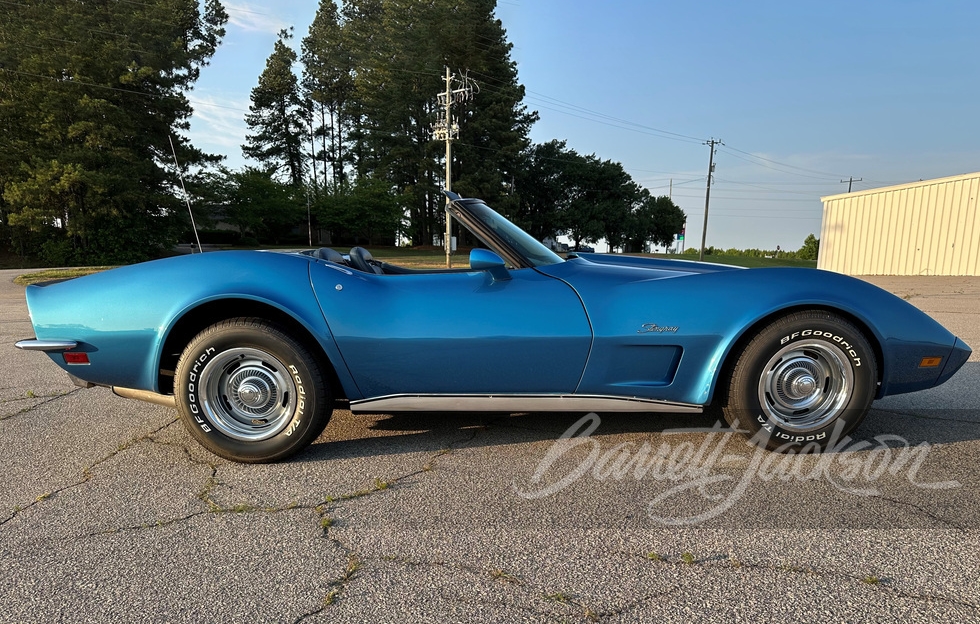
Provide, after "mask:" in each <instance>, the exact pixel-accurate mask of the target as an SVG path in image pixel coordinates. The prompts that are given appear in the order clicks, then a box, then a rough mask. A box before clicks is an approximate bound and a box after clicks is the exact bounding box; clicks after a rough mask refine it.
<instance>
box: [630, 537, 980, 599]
mask: <svg viewBox="0 0 980 624" xmlns="http://www.w3.org/2000/svg"><path fill="white" fill-rule="evenodd" d="M613 554H619V555H624V556H627V557H632V558H638V559H643V560H646V561H650V562H651V563H657V564H661V565H669V566H682V567H692V568H697V567H702V568H706V569H714V570H726V569H732V570H737V569H739V568H747V569H751V570H756V571H759V572H764V573H776V574H777V575H783V576H785V574H786V573H787V572H788V573H791V574H800V575H802V574H808V575H811V576H817V577H820V578H823V579H837V580H842V579H844V580H849V581H856V582H858V583H860V584H861V585H863V586H867V587H876V588H878V589H879V590H880V591H883V592H886V593H889V594H891V595H893V596H897V597H899V598H908V599H912V600H924V601H927V602H941V603H944V604H949V605H955V606H959V607H966V608H968V609H971V610H973V611H977V612H980V604H977V603H972V602H967V601H964V600H959V599H956V598H950V597H947V596H936V595H932V594H916V593H911V592H907V591H904V590H901V589H898V588H895V587H891V586H890V585H891V583H892V582H893V580H892V579H882V580H878V579H877V578H875V580H874V581H873V582H872V581H869V578H871V577H869V576H864V577H862V576H858V575H856V574H848V573H847V572H838V571H836V570H825V569H820V568H816V567H813V566H806V565H803V566H795V565H774V564H770V563H764V562H754V561H744V560H741V559H736V558H735V557H733V556H732V555H731V554H727V555H715V556H711V557H701V558H700V559H692V560H691V561H690V563H688V562H687V561H682V560H676V561H672V560H669V559H666V558H662V557H660V556H659V555H657V556H656V557H653V556H652V555H656V553H650V554H647V555H643V554H640V553H635V552H627V551H616V552H614V553H613ZM716 561H725V562H727V565H724V564H714V563H711V562H716Z"/></svg>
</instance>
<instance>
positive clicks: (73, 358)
mask: <svg viewBox="0 0 980 624" xmlns="http://www.w3.org/2000/svg"><path fill="white" fill-rule="evenodd" d="M64 356H65V364H88V363H89V361H88V353H73V352H71V351H65V353H64Z"/></svg>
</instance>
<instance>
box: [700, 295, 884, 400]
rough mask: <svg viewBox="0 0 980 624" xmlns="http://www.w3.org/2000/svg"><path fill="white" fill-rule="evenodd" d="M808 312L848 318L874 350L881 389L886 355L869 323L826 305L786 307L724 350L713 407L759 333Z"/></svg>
mask: <svg viewBox="0 0 980 624" xmlns="http://www.w3.org/2000/svg"><path fill="white" fill-rule="evenodd" d="M808 310H819V311H824V312H833V313H834V314H838V315H840V316H841V317H843V318H845V319H846V320H848V321H849V322H851V323H852V324H854V326H855V327H857V328H858V330H859V331H860V332H861V333H862V334H864V337H865V338H866V339H867V341H868V343H869V344H870V345H871V348H872V349H873V350H874V356H875V362H876V364H877V366H876V368H877V375H878V379H877V383H878V386H879V389H880V387H881V382H882V380H883V379H884V368H885V365H884V361H883V360H884V352H883V350H882V347H881V341H880V337H879V335H878V333H877V332H875V331H874V329H873V328H872V327H871V326H870V325H869V324H868V323H866V322H865V321H864V320H863V319H861V318H860V317H859V316H857V315H855V314H853V313H852V312H849V311H848V310H845V309H842V308H839V307H835V306H832V305H827V304H795V305H791V306H787V307H784V308H779V309H778V310H773V311H772V312H770V313H769V314H766V315H765V316H762V317H759V318H758V319H756V320H755V321H754V322H753V323H752V324H750V325H747V326H746V327H744V328H743V329H742V331H741V332H740V333H739V334H738V335H736V336H735V339H734V340H732V341H730V342H729V343H728V347H727V348H726V349H725V351H724V353H723V355H722V358H721V362H722V364H721V366H720V367H718V371H717V373H716V374H715V377H714V379H713V380H712V384H711V399H710V402H711V403H712V404H715V403H717V402H718V401H719V400H721V401H723V400H724V397H723V396H720V395H719V394H718V392H719V387H720V388H721V389H722V390H721V392H725V391H726V389H727V387H728V385H727V384H726V383H722V382H723V381H725V380H727V379H730V378H731V375H732V371H733V369H734V367H735V362H736V360H737V359H738V355H739V354H740V353H741V352H742V351H743V350H744V349H745V347H746V345H748V343H749V342H750V341H751V340H752V339H753V338H754V337H755V336H756V335H757V334H758V333H759V331H760V330H761V329H762V328H763V327H765V326H766V325H769V324H770V323H772V322H774V321H776V320H778V319H780V318H782V317H784V316H789V315H790V314H793V313H794V312H803V311H808Z"/></svg>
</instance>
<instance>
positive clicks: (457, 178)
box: [0, 0, 684, 264]
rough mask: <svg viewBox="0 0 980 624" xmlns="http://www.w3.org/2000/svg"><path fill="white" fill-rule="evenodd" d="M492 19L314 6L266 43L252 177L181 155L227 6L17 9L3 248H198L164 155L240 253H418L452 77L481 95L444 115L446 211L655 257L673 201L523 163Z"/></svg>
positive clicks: (438, 203) (60, 2)
mask: <svg viewBox="0 0 980 624" xmlns="http://www.w3.org/2000/svg"><path fill="white" fill-rule="evenodd" d="M495 8H496V1H495V0H468V1H467V2H459V1H458V0H344V1H343V2H342V3H340V4H339V5H338V4H337V3H335V2H334V1H333V0H321V2H320V4H319V7H318V9H317V13H316V16H315V19H314V20H313V23H312V25H311V26H310V29H309V31H308V32H307V33H305V34H304V35H303V36H302V38H300V39H299V40H298V41H296V40H295V37H296V34H295V33H293V32H292V31H291V30H284V31H282V32H280V33H279V37H278V39H277V41H276V43H275V45H274V48H273V50H272V51H271V54H270V56H269V57H268V59H267V61H266V65H265V68H264V70H263V71H262V73H261V75H260V76H258V82H257V86H256V87H255V88H254V89H253V90H252V93H251V106H250V108H249V112H248V113H247V115H246V116H245V122H246V125H247V127H248V132H247V136H246V141H245V144H244V145H243V146H242V152H243V154H244V155H245V156H246V158H247V159H248V160H249V162H250V163H251V164H250V165H248V166H245V167H243V168H241V169H238V170H232V169H229V168H227V167H224V166H222V165H221V162H220V161H221V157H220V156H216V155H209V154H205V153H203V152H201V151H200V150H197V149H196V148H194V147H193V146H192V145H191V144H190V142H189V141H188V140H187V138H186V131H187V129H188V119H189V117H190V114H191V107H190V104H189V102H188V101H187V98H186V93H187V91H188V90H189V89H190V88H191V87H192V85H193V84H194V82H195V81H196V80H197V78H198V76H199V75H200V72H201V71H202V69H203V68H204V67H205V66H206V65H207V62H208V60H209V59H210V58H211V56H212V55H213V54H214V52H215V50H216V49H217V46H218V45H219V44H220V41H221V38H222V37H223V36H224V25H225V23H226V21H227V19H228V16H227V14H226V13H225V11H224V9H223V8H222V6H221V4H220V2H219V1H218V0H207V1H206V2H205V3H204V4H203V5H199V4H198V2H197V1H196V0H143V1H141V2H139V3H122V2H118V1H117V0H86V2H78V1H70V0H39V1H38V2H35V3H31V4H12V5H11V6H10V8H9V9H8V8H5V10H6V11H8V13H9V19H8V21H7V22H5V23H3V24H2V25H0V55H2V56H0V129H2V130H3V132H0V228H2V231H0V235H2V236H3V239H4V242H5V243H6V244H7V245H8V246H9V247H10V248H11V249H13V250H14V251H15V252H17V253H20V254H22V255H30V256H36V257H40V258H42V259H44V260H46V261H48V262H53V263H65V264H67V263H71V262H99V263H108V262H130V261H135V260H140V259H143V258H146V257H148V256H152V255H153V254H155V253H158V252H159V250H160V249H163V248H166V247H168V246H170V245H172V244H173V243H174V242H176V241H177V240H178V239H183V240H184V241H187V240H190V224H189V221H188V219H187V214H186V210H184V209H182V203H181V200H180V193H179V189H180V180H179V179H178V170H177V168H176V166H174V165H173V156H172V155H171V151H170V141H171V140H173V142H174V147H175V149H176V153H177V160H178V161H179V162H180V166H181V167H182V172H183V173H184V177H185V180H184V181H185V182H186V185H187V190H188V192H189V193H190V194H191V196H192V201H193V204H194V206H195V216H199V217H200V221H201V222H202V223H201V224H203V227H204V228H206V229H207V228H214V227H215V226H216V225H217V224H218V223H223V224H226V225H228V226H231V227H233V228H234V230H233V231H232V233H231V235H230V236H232V238H234V239H235V240H236V242H244V243H252V244H259V243H266V244H269V243H283V242H297V241H302V242H305V241H306V239H307V236H308V235H309V232H310V231H312V238H313V239H314V242H315V243H316V242H323V243H326V244H329V243H342V242H356V243H372V244H393V243H395V242H396V241H397V240H400V239H407V240H409V241H411V244H413V245H431V244H433V241H434V239H435V238H436V237H438V236H439V235H440V234H441V233H442V232H443V230H444V205H445V199H444V197H443V195H442V193H441V191H442V188H443V185H444V181H443V175H444V173H443V172H444V168H445V162H444V147H443V144H442V143H441V142H439V141H436V140H434V137H433V132H432V126H433V124H434V123H435V122H437V121H438V120H439V119H440V116H441V115H442V107H441V105H440V103H439V100H438V97H437V95H438V94H439V93H440V92H442V91H444V90H445V78H444V73H445V68H446V67H450V68H452V71H453V72H454V74H455V75H456V76H457V77H459V78H463V77H464V76H465V78H466V80H467V81H468V83H469V84H475V85H477V86H478V88H479V93H478V94H476V95H475V96H474V97H472V98H466V99H465V101H460V102H457V103H455V104H454V108H453V113H454V117H456V118H457V119H456V121H457V122H458V125H459V136H458V139H457V140H455V141H454V142H453V162H452V171H453V179H452V187H453V190H454V191H456V192H458V193H460V194H461V195H463V196H467V197H480V198H482V199H484V200H486V201H487V203H488V204H489V205H491V206H493V207H494V208H496V209H497V210H499V211H500V212H502V213H503V214H505V215H507V216H508V217H510V218H511V219H512V220H514V221H515V222H516V223H517V224H518V225H520V226H522V227H524V228H525V229H527V230H528V231H529V232H530V233H531V234H533V235H534V236H535V237H536V238H538V239H543V238H546V237H549V236H551V237H555V236H557V235H560V234H564V235H567V236H568V237H569V238H571V239H572V240H573V241H574V243H575V245H576V246H577V245H579V244H583V243H591V242H595V241H597V240H599V239H600V238H605V239H606V240H607V241H609V243H610V246H611V247H613V248H617V249H621V250H624V251H641V250H643V248H644V247H645V246H646V245H648V244H650V243H653V244H660V245H666V244H668V243H669V241H671V240H673V236H674V234H675V233H677V232H679V231H680V229H681V228H682V227H683V223H684V214H683V212H682V211H681V210H680V209H679V208H678V207H677V206H676V205H674V204H673V203H672V202H671V201H670V200H669V199H668V198H667V197H655V196H653V195H651V194H650V193H649V192H648V191H647V190H646V189H644V188H642V187H641V186H640V185H638V184H637V183H636V182H635V181H633V180H632V178H631V177H630V176H629V174H628V173H627V172H626V171H625V170H624V169H623V167H622V165H620V164H619V163H616V162H612V161H609V160H602V159H600V158H599V157H597V156H595V155H594V154H593V155H584V154H579V153H578V152H576V151H575V150H573V149H570V148H569V147H567V145H566V144H565V143H564V142H562V141H558V140H555V141H549V142H546V143H543V144H532V142H531V141H530V139H529V138H528V135H529V131H530V128H531V126H532V124H533V123H534V122H535V121H536V120H537V114H536V113H535V112H534V111H530V110H528V108H527V107H526V106H525V105H524V103H523V99H524V87H523V86H522V85H521V84H520V83H519V81H518V77H517V67H516V64H515V63H514V61H513V60H512V59H511V56H510V53H511V49H512V45H511V44H510V43H509V42H508V41H507V36H506V32H505V30H504V28H503V26H502V24H501V22H500V21H499V20H497V19H496V18H495V17H494V11H495ZM294 44H298V45H294ZM297 50H298V52H297ZM201 224H199V225H201ZM308 228H309V229H308ZM460 234H462V233H460ZM214 235H215V236H217V235H218V234H214ZM224 236H226V237H227V236H229V234H228V233H225V234H224ZM464 242H465V241H464Z"/></svg>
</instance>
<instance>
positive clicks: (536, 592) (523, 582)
mask: <svg viewBox="0 0 980 624" xmlns="http://www.w3.org/2000/svg"><path fill="white" fill-rule="evenodd" d="M375 560H378V561H385V562H388V563H395V564H398V565H402V566H406V567H411V568H423V567H439V568H444V569H447V570H452V571H458V572H465V573H468V574H471V575H474V576H476V577H478V578H481V579H491V580H496V581H499V582H501V583H507V584H511V585H515V586H518V587H522V588H525V589H526V590H528V592H529V593H528V595H527V598H528V599H529V600H543V601H545V602H546V603H549V604H556V605H566V606H569V607H575V608H576V609H577V610H580V611H581V615H582V617H583V618H584V619H585V620H586V621H589V622H599V621H601V620H603V619H608V618H612V617H617V616H620V615H622V614H624V613H627V612H629V611H632V610H634V609H636V608H637V607H639V606H641V605H643V604H645V603H647V602H650V601H651V600H656V599H658V598H664V597H666V596H669V595H671V594H673V593H674V592H676V591H678V590H679V589H681V585H680V584H676V585H672V586H671V587H669V588H668V589H666V590H663V591H658V592H653V593H650V594H647V595H645V596H642V597H640V598H637V599H635V600H631V601H629V602H627V603H625V604H621V605H616V606H614V607H612V608H610V609H605V610H598V609H596V608H593V607H592V606H590V605H589V604H588V603H587V602H586V601H585V600H583V599H582V598H581V597H580V596H578V595H576V594H574V593H572V592H566V591H561V590H555V588H553V587H547V586H543V585H539V584H536V583H532V582H530V581H528V580H527V579H525V578H523V577H520V576H517V575H514V574H512V573H510V572H507V571H506V570H500V569H494V570H487V569H484V568H479V567H477V566H471V565H466V564H465V563H450V562H447V561H438V560H437V561H418V560H413V559H409V558H407V557H398V556H388V557H379V558H375ZM442 596H443V597H444V598H446V599H448V600H452V601H454V602H461V603H470V602H473V603H481V604H494V605H498V606H503V607H507V608H512V609H518V610H520V611H525V612H528V613H531V614H534V615H539V616H544V617H547V618H549V619H551V618H557V617H559V616H562V617H564V616H566V615H567V614H564V613H562V614H558V613H555V612H554V611H541V610H540V609H536V608H534V607H532V606H525V605H520V604H512V603H509V602H503V601H487V600H467V599H465V598H463V597H461V596H458V595H449V594H446V593H445V592H443V593H442Z"/></svg>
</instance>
